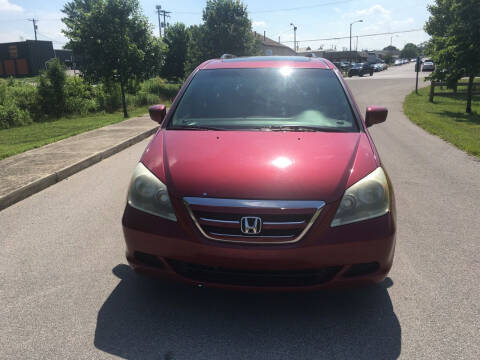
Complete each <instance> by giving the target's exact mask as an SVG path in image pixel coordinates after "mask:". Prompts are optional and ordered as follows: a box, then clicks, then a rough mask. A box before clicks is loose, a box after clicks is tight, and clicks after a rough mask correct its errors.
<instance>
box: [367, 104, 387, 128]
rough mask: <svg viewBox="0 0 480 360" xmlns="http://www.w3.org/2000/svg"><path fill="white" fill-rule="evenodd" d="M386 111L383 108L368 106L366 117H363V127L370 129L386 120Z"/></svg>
mask: <svg viewBox="0 0 480 360" xmlns="http://www.w3.org/2000/svg"><path fill="white" fill-rule="evenodd" d="M387 114H388V110H387V108H386V107H383V106H368V107H367V115H366V116H365V125H367V127H370V126H372V125H375V124H379V123H381V122H384V121H385V120H387Z"/></svg>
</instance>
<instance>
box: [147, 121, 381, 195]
mask: <svg viewBox="0 0 480 360" xmlns="http://www.w3.org/2000/svg"><path fill="white" fill-rule="evenodd" d="M141 161H142V162H143V163H144V164H145V165H146V166H147V167H148V168H149V169H150V170H151V171H152V172H153V173H154V174H155V175H156V176H157V177H158V178H159V179H160V180H162V181H163V182H165V184H166V185H167V187H168V188H169V191H170V192H171V193H172V194H173V195H174V196H176V197H179V198H182V197H184V196H207V197H217V198H238V199H281V200H289V199H296V200H323V201H326V202H331V201H335V200H338V199H339V198H340V197H341V196H342V194H343V192H344V190H345V188H346V187H348V186H350V184H352V183H354V182H355V181H357V180H358V179H360V178H362V177H363V176H365V175H367V174H368V173H370V172H371V171H373V170H374V169H375V168H376V167H377V166H378V161H377V159H376V157H375V152H374V151H373V150H372V147H371V145H370V142H369V141H368V138H367V136H366V134H365V133H362V132H360V133H333V132H268V131H188V130H161V131H159V132H158V133H157V135H156V137H155V138H154V140H153V141H152V142H151V143H150V144H149V146H148V147H147V149H146V151H145V153H144V155H143V157H142V160H141Z"/></svg>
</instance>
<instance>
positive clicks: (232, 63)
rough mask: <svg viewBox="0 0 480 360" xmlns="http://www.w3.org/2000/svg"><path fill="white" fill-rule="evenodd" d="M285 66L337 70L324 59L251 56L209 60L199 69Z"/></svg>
mask: <svg viewBox="0 0 480 360" xmlns="http://www.w3.org/2000/svg"><path fill="white" fill-rule="evenodd" d="M285 66H288V67H293V68H308V69H312V68H313V69H334V68H335V65H333V64H332V63H331V62H330V61H328V60H327V59H323V58H315V57H304V56H250V57H236V58H231V59H213V60H207V61H205V62H204V63H203V64H201V65H200V66H199V69H201V70H210V69H240V68H280V67H285Z"/></svg>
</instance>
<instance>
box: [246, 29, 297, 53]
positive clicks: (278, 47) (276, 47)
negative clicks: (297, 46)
mask: <svg viewBox="0 0 480 360" xmlns="http://www.w3.org/2000/svg"><path fill="white" fill-rule="evenodd" d="M254 34H255V38H256V39H258V40H260V48H261V50H262V53H261V55H268V56H270V55H273V56H294V55H296V53H295V51H294V50H293V49H292V48H289V47H288V46H286V45H283V44H281V43H279V42H277V41H275V40H272V39H270V38H268V37H266V36H265V33H263V35H261V34H257V32H255V33H254Z"/></svg>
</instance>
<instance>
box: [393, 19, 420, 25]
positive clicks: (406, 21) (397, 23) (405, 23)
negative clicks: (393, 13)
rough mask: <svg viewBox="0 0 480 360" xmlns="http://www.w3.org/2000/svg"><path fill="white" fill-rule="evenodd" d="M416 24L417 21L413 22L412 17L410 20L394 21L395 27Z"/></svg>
mask: <svg viewBox="0 0 480 360" xmlns="http://www.w3.org/2000/svg"><path fill="white" fill-rule="evenodd" d="M414 23H415V20H413V18H412V17H409V18H408V19H405V20H394V21H392V25H393V26H395V27H402V26H408V25H413V24H414Z"/></svg>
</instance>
